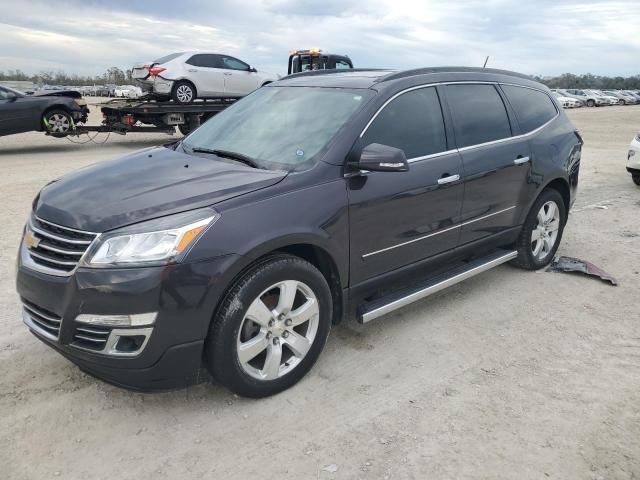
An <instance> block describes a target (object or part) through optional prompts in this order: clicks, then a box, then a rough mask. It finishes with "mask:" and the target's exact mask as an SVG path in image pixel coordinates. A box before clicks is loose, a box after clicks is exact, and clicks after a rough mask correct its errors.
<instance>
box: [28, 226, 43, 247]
mask: <svg viewBox="0 0 640 480" xmlns="http://www.w3.org/2000/svg"><path fill="white" fill-rule="evenodd" d="M24 243H26V244H27V247H28V248H37V247H38V245H40V239H39V238H38V237H36V236H35V235H34V234H33V232H32V231H31V230H27V231H26V232H25V234H24Z"/></svg>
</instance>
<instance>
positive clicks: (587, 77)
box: [534, 73, 640, 90]
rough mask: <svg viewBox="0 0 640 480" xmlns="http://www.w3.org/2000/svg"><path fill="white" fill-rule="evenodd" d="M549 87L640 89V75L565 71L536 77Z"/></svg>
mask: <svg viewBox="0 0 640 480" xmlns="http://www.w3.org/2000/svg"><path fill="white" fill-rule="evenodd" d="M534 78H535V79H536V80H537V81H538V82H541V83H544V84H545V85H546V86H547V87H549V88H594V89H597V90H610V89H612V90H640V75H634V76H632V77H604V76H601V75H593V74H591V73H587V74H584V75H574V74H573V73H563V74H562V75H560V76H558V77H538V76H536V77H534Z"/></svg>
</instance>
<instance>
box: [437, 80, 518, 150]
mask: <svg viewBox="0 0 640 480" xmlns="http://www.w3.org/2000/svg"><path fill="white" fill-rule="evenodd" d="M447 93H448V94H447V101H448V102H449V106H450V107H451V111H452V113H453V116H454V119H455V122H456V139H457V141H458V146H459V147H468V146H469V145H478V144H480V143H486V142H491V141H493V140H500V139H501V138H507V137H510V136H511V126H510V124H509V117H507V110H506V108H505V106H504V103H503V102H502V98H501V97H500V95H499V94H498V91H497V90H496V88H495V87H494V86H493V85H449V86H448V87H447Z"/></svg>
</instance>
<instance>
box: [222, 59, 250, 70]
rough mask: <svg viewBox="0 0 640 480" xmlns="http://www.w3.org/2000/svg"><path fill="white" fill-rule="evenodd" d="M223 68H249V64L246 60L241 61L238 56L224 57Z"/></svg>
mask: <svg viewBox="0 0 640 480" xmlns="http://www.w3.org/2000/svg"><path fill="white" fill-rule="evenodd" d="M222 68H227V69H229V70H245V71H246V70H249V65H247V64H246V63H244V62H241V61H240V60H238V59H237V58H233V57H222Z"/></svg>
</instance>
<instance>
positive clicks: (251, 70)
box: [249, 67, 258, 73]
mask: <svg viewBox="0 0 640 480" xmlns="http://www.w3.org/2000/svg"><path fill="white" fill-rule="evenodd" d="M249 71H250V72H251V73H258V70H256V68H255V67H249Z"/></svg>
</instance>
